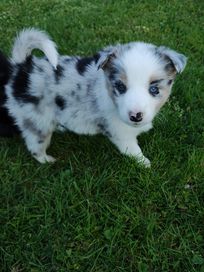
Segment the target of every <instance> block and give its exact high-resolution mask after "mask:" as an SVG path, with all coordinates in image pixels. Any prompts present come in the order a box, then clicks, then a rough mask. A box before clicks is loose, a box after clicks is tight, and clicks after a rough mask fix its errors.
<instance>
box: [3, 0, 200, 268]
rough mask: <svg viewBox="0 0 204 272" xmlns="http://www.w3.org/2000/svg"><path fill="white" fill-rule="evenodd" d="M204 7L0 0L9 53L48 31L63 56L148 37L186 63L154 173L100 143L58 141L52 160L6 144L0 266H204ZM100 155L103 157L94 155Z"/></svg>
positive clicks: (67, 137)
mask: <svg viewBox="0 0 204 272" xmlns="http://www.w3.org/2000/svg"><path fill="white" fill-rule="evenodd" d="M203 11H204V4H203V2H202V1H197V0H195V1H193V0H192V1H190V0H186V1H184V0H177V1H176V0H172V1H164V0H158V1H156V0H155V1H154V0H149V1H148V0H146V1H139V0H137V1H133V0H132V1H131V0H129V1H128V0H123V1H122V0H121V1H111V0H104V1H99V0H87V1H83V0H49V1H48V0H32V1H28V0H1V1H0V48H1V49H2V50H4V52H6V53H7V54H9V52H10V50H11V46H12V43H13V38H14V36H15V35H16V32H17V31H19V30H20V29H22V28H23V27H30V26H35V27H39V28H41V29H44V30H46V31H48V32H49V33H50V35H51V36H52V37H53V39H54V41H56V42H57V44H58V48H59V51H60V53H61V54H70V55H71V54H84V55H88V54H91V53H93V52H95V51H96V50H98V49H100V48H101V47H103V46H105V45H108V44H111V43H117V42H129V41H133V40H144V41H146V42H153V43H156V44H164V45H167V46H169V47H172V48H174V49H176V50H178V51H180V52H182V53H184V54H186V55H187V56H188V58H189V59H188V65H187V68H186V70H185V71H184V73H183V74H182V75H181V76H179V77H178V79H177V81H176V83H175V85H174V90H173V94H172V97H171V99H170V102H169V103H167V105H165V107H164V109H163V110H162V112H161V114H160V115H159V116H158V118H156V120H155V126H154V129H153V130H152V131H151V132H149V133H147V134H145V135H143V136H141V137H140V139H139V140H140V144H141V146H142V149H143V150H144V154H145V156H147V157H148V158H150V160H151V161H152V168H151V169H150V170H147V169H144V168H140V167H139V166H138V164H137V163H136V162H135V161H134V160H133V159H130V158H127V157H125V156H123V155H121V154H119V152H118V151H117V149H116V148H115V147H114V146H113V145H112V144H111V143H110V142H109V141H108V140H107V139H106V138H105V137H103V136H96V137H85V136H78V135H75V134H72V133H66V134H54V136H53V139H52V145H51V147H50V148H49V153H50V154H52V155H53V156H55V157H56V158H58V161H57V162H56V163H55V164H54V165H40V164H38V163H37V162H35V161H34V160H33V159H32V158H31V156H30V154H28V152H27V150H26V148H25V146H24V143H23V141H22V140H21V139H20V138H18V137H17V138H14V139H0V186H1V187H0V271H5V272H8V271H12V272H17V271H31V272H40V271H48V272H51V271H53V272H54V271H60V272H63V271H80V272H86V271H88V272H94V271H95V272H106V271H111V272H113V271H117V272H119V271H120V272H122V271H128V272H129V271H133V272H136V271H139V272H147V271H148V272H149V271H150V272H151V271H158V272H161V271H162V272H163V271H181V272H184V271H187V272H191V271H200V272H202V271H204V150H203V147H204V131H203V127H204V119H203V116H204V87H203V86H204V78H203V74H204V66H203V52H204V13H203ZM96 150H97V153H96Z"/></svg>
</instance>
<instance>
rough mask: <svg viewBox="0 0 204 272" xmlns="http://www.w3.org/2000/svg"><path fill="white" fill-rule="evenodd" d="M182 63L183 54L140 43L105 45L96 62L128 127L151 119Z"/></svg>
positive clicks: (169, 90)
mask: <svg viewBox="0 0 204 272" xmlns="http://www.w3.org/2000/svg"><path fill="white" fill-rule="evenodd" d="M185 65H186V57H185V56H184V55H182V54H179V53H177V52H175V51H173V50H171V49H169V48H166V47H163V46H161V47H156V46H154V45H152V44H147V43H142V42H137V43H130V44H126V45H118V46H116V47H113V48H107V50H105V51H104V52H103V57H102V58H101V60H100V62H99V68H102V69H103V70H104V73H105V76H106V80H107V87H108V90H109V94H110V96H111V98H112V100H113V102H114V104H115V106H116V108H117V111H118V115H119V117H120V118H121V119H122V120H123V121H124V122H125V123H127V124H129V125H132V126H143V125H145V124H147V123H149V122H151V121H152V120H153V118H154V117H155V115H156V114H157V112H158V111H159V110H160V108H161V107H162V106H163V105H164V103H165V102H166V101H167V99H168V97H169V95H170V93H171V88H172V85H173V82H174V79H175V77H176V75H177V74H178V73H181V72H182V71H183V69H184V68H185Z"/></svg>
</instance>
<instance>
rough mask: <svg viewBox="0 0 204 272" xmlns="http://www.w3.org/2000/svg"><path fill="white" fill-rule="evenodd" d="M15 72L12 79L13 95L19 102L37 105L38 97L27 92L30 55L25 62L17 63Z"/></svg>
mask: <svg viewBox="0 0 204 272" xmlns="http://www.w3.org/2000/svg"><path fill="white" fill-rule="evenodd" d="M17 69H18V71H17V74H16V76H15V77H14V81H13V95H14V97H15V98H16V100H18V101H19V102H23V103H32V104H35V105H37V104H38V103H39V101H40V98H39V97H36V96H33V95H31V94H29V91H28V90H29V84H30V74H31V73H32V71H33V61H32V56H30V57H28V58H27V59H26V60H25V62H23V63H21V64H18V65H17Z"/></svg>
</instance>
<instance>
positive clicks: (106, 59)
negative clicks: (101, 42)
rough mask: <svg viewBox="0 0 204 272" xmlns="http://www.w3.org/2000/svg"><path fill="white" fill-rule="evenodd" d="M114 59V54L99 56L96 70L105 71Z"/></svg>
mask: <svg viewBox="0 0 204 272" xmlns="http://www.w3.org/2000/svg"><path fill="white" fill-rule="evenodd" d="M115 58H116V52H111V53H108V54H107V53H103V54H102V55H101V58H100V60H99V62H98V70H99V69H103V70H106V69H108V68H110V66H111V64H112V61H113V60H114V59H115Z"/></svg>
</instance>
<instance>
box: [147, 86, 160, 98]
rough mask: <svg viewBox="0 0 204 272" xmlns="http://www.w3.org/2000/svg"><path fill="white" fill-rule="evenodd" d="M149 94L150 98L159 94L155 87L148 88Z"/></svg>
mask: <svg viewBox="0 0 204 272" xmlns="http://www.w3.org/2000/svg"><path fill="white" fill-rule="evenodd" d="M149 93H150V94H151V95H152V96H156V95H158V94H159V88H158V87H157V86H150V87H149Z"/></svg>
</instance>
